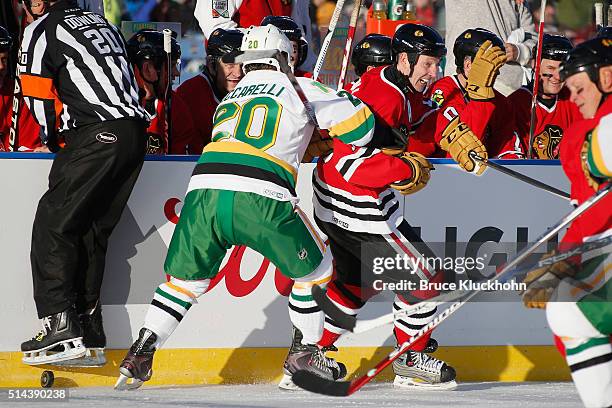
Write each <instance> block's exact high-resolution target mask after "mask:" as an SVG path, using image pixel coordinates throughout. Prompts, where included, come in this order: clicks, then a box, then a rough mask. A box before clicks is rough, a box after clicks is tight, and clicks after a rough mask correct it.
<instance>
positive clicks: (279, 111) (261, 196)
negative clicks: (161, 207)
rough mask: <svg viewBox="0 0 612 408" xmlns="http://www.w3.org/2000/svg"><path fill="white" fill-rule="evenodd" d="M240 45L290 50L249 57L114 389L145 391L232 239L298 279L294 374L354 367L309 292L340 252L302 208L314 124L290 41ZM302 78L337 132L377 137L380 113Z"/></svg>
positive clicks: (268, 30) (331, 373)
mask: <svg viewBox="0 0 612 408" xmlns="http://www.w3.org/2000/svg"><path fill="white" fill-rule="evenodd" d="M241 50H242V51H243V52H244V54H243V56H242V57H244V56H247V55H249V52H250V51H257V52H259V51H274V50H278V51H280V53H281V54H285V55H284V58H282V57H281V58H280V59H276V58H274V57H265V58H264V57H262V56H261V53H259V54H257V53H255V54H257V55H259V56H258V57H253V59H251V60H249V59H248V57H247V58H246V59H243V70H244V71H245V76H244V78H243V79H242V80H241V81H240V83H239V84H238V86H237V87H236V88H235V89H234V91H233V92H231V93H229V94H228V95H227V96H226V97H225V98H224V99H223V101H222V102H221V103H220V104H219V106H218V107H217V110H216V112H215V115H214V126H213V132H212V142H211V143H210V144H208V145H207V146H206V148H205V149H204V152H203V153H202V155H201V157H200V159H199V160H198V163H197V165H196V167H195V169H194V171H193V175H192V177H191V180H190V182H189V186H188V188H187V195H186V197H185V202H184V205H183V209H182V211H181V217H180V220H179V223H178V225H177V226H176V229H175V231H174V235H173V236H172V241H171V243H170V246H169V248H168V254H167V257H166V261H165V265H164V269H165V271H166V273H167V274H168V275H170V280H169V281H168V282H164V283H162V284H161V285H160V286H159V287H158V288H157V290H156V291H155V294H154V297H153V300H152V302H151V305H150V307H149V310H148V313H147V315H146V317H145V322H144V325H143V327H142V329H140V333H139V338H138V339H137V340H136V342H135V343H134V344H133V345H132V347H131V349H130V350H129V352H128V354H127V356H126V357H125V359H124V360H123V362H122V363H121V366H120V372H121V376H120V378H119V380H118V381H117V385H116V386H115V387H116V388H137V387H138V386H140V385H141V384H142V382H143V381H147V380H149V379H150V378H151V373H152V371H151V366H152V363H153V353H154V352H155V350H156V349H158V348H159V347H160V346H161V345H162V344H163V343H164V342H165V341H166V340H167V339H168V337H169V336H170V335H171V334H172V332H173V331H174V330H175V329H176V327H177V326H178V324H179V322H180V321H181V319H182V318H183V317H184V316H185V314H186V313H187V311H188V310H189V308H190V307H191V306H192V305H193V303H195V301H196V299H197V298H199V297H200V296H202V295H203V294H204V293H205V292H206V291H207V289H208V286H209V284H210V281H211V279H212V278H214V277H215V275H216V274H217V273H218V271H219V266H220V264H221V261H222V260H223V257H224V256H225V253H226V251H227V250H228V249H229V248H230V247H231V246H232V245H246V246H249V247H250V248H252V249H254V250H256V251H258V252H259V253H261V254H262V255H264V256H265V257H266V258H268V259H269V260H270V261H272V262H273V263H274V264H275V265H276V266H277V267H278V268H279V269H280V270H281V271H282V272H283V273H284V274H285V275H286V276H288V277H290V278H291V279H293V280H294V282H295V283H294V285H293V288H292V291H291V294H290V296H289V316H290V318H291V321H292V323H293V325H294V326H295V327H296V328H297V329H298V330H300V331H301V333H302V335H303V338H302V341H301V343H302V347H299V348H298V349H295V348H292V350H293V349H295V352H292V353H290V354H289V356H288V358H287V360H286V361H285V372H286V374H292V373H294V372H295V371H297V370H309V371H312V372H314V373H316V374H317V375H320V376H322V377H325V378H328V379H333V380H335V379H338V378H341V377H343V376H344V375H345V374H346V369H345V367H344V366H343V365H342V364H338V363H337V362H336V361H335V360H333V359H331V358H328V357H326V356H325V355H324V352H323V351H322V350H321V349H320V348H319V347H318V346H317V345H316V343H317V341H318V340H319V339H320V337H321V335H322V331H323V319H324V315H323V312H321V310H320V309H319V308H318V307H317V305H316V303H315V302H314V300H313V298H312V296H311V289H312V286H313V285H315V284H316V285H323V286H325V285H326V284H327V282H329V280H330V279H331V276H332V262H331V260H332V259H331V253H330V251H329V250H326V247H325V245H324V243H323V241H322V239H321V238H320V237H319V236H318V234H317V232H316V231H315V229H314V228H313V227H312V226H311V224H310V222H309V221H308V219H307V218H306V216H305V215H304V213H302V212H301V211H300V209H299V208H298V207H297V201H298V199H297V195H296V192H295V184H296V176H297V171H298V167H299V164H300V162H301V160H302V158H303V156H304V153H305V151H306V149H307V147H308V145H309V142H310V140H311V135H312V134H313V129H314V124H313V122H312V121H311V120H309V118H308V115H307V113H306V109H305V105H304V102H303V101H302V100H301V99H300V97H299V96H298V93H297V92H296V90H295V88H294V85H292V83H291V81H290V80H289V77H288V76H287V75H286V74H285V73H283V72H286V68H287V67H286V65H283V64H286V62H285V61H286V60H288V56H289V55H290V54H291V51H292V46H291V42H290V41H289V40H288V39H287V37H286V36H285V35H284V34H282V32H280V31H279V30H278V29H277V28H276V27H275V26H272V25H268V26H264V27H251V28H250V29H248V30H247V32H246V34H245V36H244V39H243V43H242V47H241ZM251 55H252V54H251ZM269 55H271V53H270V54H269ZM291 69H293V67H291ZM281 71H283V72H281ZM297 81H298V83H299V86H300V87H301V88H302V90H303V93H304V95H305V97H306V98H307V99H308V101H309V102H310V105H311V106H312V109H313V110H314V114H315V116H316V121H317V122H318V125H319V126H320V128H321V129H326V130H327V132H328V133H329V136H330V137H331V138H339V139H340V140H342V141H343V142H345V143H348V144H353V145H356V146H363V145H365V144H367V143H368V142H369V141H370V140H371V139H372V136H373V131H374V117H373V115H372V113H371V112H370V110H369V109H368V107H367V106H366V105H365V104H364V103H362V102H361V101H360V100H359V99H357V98H354V97H352V96H350V95H347V96H339V95H337V94H336V93H335V92H334V91H332V90H331V89H329V88H327V87H325V86H324V85H321V84H319V83H317V82H314V81H313V80H311V79H308V78H298V79H297ZM344 95H346V93H345V94H344ZM129 379H132V380H131V382H130V380H129Z"/></svg>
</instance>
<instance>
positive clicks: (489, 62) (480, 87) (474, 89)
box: [466, 40, 506, 101]
mask: <svg viewBox="0 0 612 408" xmlns="http://www.w3.org/2000/svg"><path fill="white" fill-rule="evenodd" d="M505 62H506V54H505V52H504V51H503V50H502V49H501V48H499V47H492V46H491V41H488V40H487V41H485V42H484V43H483V44H482V45H481V46H480V48H479V49H478V52H477V53H476V56H474V60H473V61H472V67H471V69H470V73H469V74H468V76H467V87H466V89H467V93H468V96H469V97H470V99H471V100H473V101H482V100H491V99H493V98H495V93H494V92H493V83H494V82H495V77H497V74H498V73H499V69H500V68H501V67H502V65H504V63H505Z"/></svg>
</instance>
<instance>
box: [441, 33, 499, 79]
mask: <svg viewBox="0 0 612 408" xmlns="http://www.w3.org/2000/svg"><path fill="white" fill-rule="evenodd" d="M487 40H488V41H491V45H493V46H495V47H499V48H501V50H502V51H503V50H504V49H505V48H504V42H503V41H502V39H501V38H499V36H497V35H496V34H495V33H493V32H492V31H489V30H485V29H484V28H468V29H467V30H465V31H464V32H462V33H461V34H460V35H459V37H457V39H456V40H455V45H454V46H453V54H454V55H455V65H456V66H457V70H458V72H463V62H464V61H465V57H470V58H474V56H475V55H476V53H477V52H478V49H479V48H480V46H481V45H482V44H484V42H485V41H487Z"/></svg>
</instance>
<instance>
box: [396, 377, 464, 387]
mask: <svg viewBox="0 0 612 408" xmlns="http://www.w3.org/2000/svg"><path fill="white" fill-rule="evenodd" d="M393 386H394V387H398V388H409V389H411V390H427V391H450V390H454V389H455V388H457V382H456V381H455V380H453V381H448V382H445V383H437V384H432V383H428V382H424V381H422V380H419V379H416V378H410V377H402V376H401V375H396V376H395V379H394V380H393Z"/></svg>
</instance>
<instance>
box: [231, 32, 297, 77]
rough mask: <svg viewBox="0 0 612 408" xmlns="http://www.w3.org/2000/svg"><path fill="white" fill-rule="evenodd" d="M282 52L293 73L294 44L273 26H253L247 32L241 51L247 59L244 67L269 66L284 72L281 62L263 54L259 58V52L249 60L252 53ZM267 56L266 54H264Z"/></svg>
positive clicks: (243, 62) (244, 61)
mask: <svg viewBox="0 0 612 408" xmlns="http://www.w3.org/2000/svg"><path fill="white" fill-rule="evenodd" d="M277 50H278V51H280V52H281V53H285V54H286V55H285V58H286V60H287V61H288V64H289V67H290V68H291V71H293V61H291V54H292V53H293V44H291V41H289V39H288V38H287V36H286V35H285V34H283V32H282V31H281V30H279V29H278V28H276V27H275V26H273V25H267V26H263V27H256V26H251V27H249V28H248V29H247V30H246V33H245V34H244V37H243V38H242V46H241V47H240V51H243V52H244V57H246V58H247V59H245V60H243V61H242V64H243V65H242V67H243V68H244V67H246V66H247V65H249V64H268V65H272V66H274V67H276V70H277V71H282V70H281V66H280V61H278V60H277V59H276V58H274V57H271V56H265V57H262V56H261V53H259V54H260V55H259V56H258V55H257V54H258V53H257V52H254V53H253V54H252V55H253V59H248V56H249V52H250V51H277ZM263 54H265V53H263Z"/></svg>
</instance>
